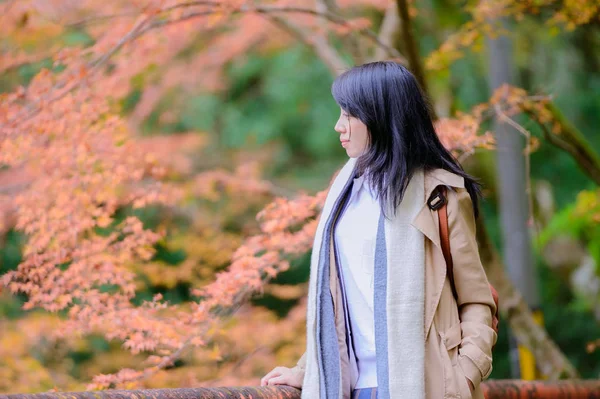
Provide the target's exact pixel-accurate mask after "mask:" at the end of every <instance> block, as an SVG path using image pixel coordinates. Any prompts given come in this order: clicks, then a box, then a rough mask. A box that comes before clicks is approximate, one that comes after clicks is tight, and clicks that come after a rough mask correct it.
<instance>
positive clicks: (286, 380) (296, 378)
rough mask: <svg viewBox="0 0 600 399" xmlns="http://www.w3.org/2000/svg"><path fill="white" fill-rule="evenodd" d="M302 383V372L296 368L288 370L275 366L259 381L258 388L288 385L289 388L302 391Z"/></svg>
mask: <svg viewBox="0 0 600 399" xmlns="http://www.w3.org/2000/svg"><path fill="white" fill-rule="evenodd" d="M303 381H304V370H302V369H300V368H298V367H293V368H288V367H283V366H277V367H275V368H274V369H273V370H271V371H270V372H269V373H267V375H265V376H264V377H263V378H261V379H260V386H261V387H263V386H266V385H289V386H291V387H295V388H299V389H302V382H303Z"/></svg>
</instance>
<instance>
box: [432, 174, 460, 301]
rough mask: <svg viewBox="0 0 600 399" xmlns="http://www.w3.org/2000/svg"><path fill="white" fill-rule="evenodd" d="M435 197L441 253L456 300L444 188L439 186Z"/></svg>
mask: <svg viewBox="0 0 600 399" xmlns="http://www.w3.org/2000/svg"><path fill="white" fill-rule="evenodd" d="M436 195H437V196H438V197H439V201H441V202H440V206H439V207H437V213H438V219H439V225H440V244H441V245H442V252H443V253H444V259H445V260H446V274H447V275H448V278H449V279H450V287H452V295H454V299H458V295H457V293H456V287H455V286H454V264H453V262H452V253H451V252H450V233H449V228H448V208H447V204H448V201H447V199H446V186H439V187H438V189H437V193H436Z"/></svg>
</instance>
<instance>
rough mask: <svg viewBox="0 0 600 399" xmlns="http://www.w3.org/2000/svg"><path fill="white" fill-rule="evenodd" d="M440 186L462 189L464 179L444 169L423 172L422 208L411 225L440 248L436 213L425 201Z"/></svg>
mask: <svg viewBox="0 0 600 399" xmlns="http://www.w3.org/2000/svg"><path fill="white" fill-rule="evenodd" d="M440 185H443V186H449V187H453V188H464V187H465V179H464V177H462V176H459V175H457V174H454V173H452V172H449V171H447V170H445V169H432V170H429V171H427V172H425V193H424V197H423V206H422V208H421V210H420V211H419V213H417V216H415V218H414V219H413V221H412V225H413V226H414V227H416V228H417V229H419V230H420V231H421V232H422V233H423V234H424V235H425V236H426V237H427V238H429V239H430V240H431V241H432V242H433V243H434V244H435V245H437V246H438V247H440V248H441V245H440V235H439V232H438V217H437V212H435V211H432V210H431V209H430V208H429V206H428V205H427V199H428V198H429V196H430V195H431V193H432V192H433V190H434V189H435V188H436V187H437V186H440Z"/></svg>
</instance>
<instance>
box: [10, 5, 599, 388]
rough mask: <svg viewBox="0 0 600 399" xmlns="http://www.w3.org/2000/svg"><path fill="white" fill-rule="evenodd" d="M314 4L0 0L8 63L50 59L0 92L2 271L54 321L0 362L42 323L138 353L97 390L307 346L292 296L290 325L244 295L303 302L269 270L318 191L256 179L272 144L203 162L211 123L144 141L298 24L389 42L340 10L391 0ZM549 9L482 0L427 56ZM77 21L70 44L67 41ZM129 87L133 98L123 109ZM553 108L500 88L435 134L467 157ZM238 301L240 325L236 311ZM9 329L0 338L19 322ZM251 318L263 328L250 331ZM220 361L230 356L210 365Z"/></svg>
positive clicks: (575, 19)
mask: <svg viewBox="0 0 600 399" xmlns="http://www.w3.org/2000/svg"><path fill="white" fill-rule="evenodd" d="M308 3H310V4H307V3H306V2H300V1H297V2H294V1H269V2H266V1H265V2H246V1H240V0H227V1H225V0H223V1H214V2H213V1H181V0H154V1H109V2H103V1H95V0H85V1H68V0H64V1H59V0H55V1H44V2H38V1H34V0H19V1H8V2H3V3H2V4H0V15H1V17H0V18H1V21H2V23H0V36H1V37H2V38H3V39H2V40H3V42H2V43H3V50H2V51H3V53H2V57H1V59H0V73H3V74H5V75H10V74H11V73H14V71H15V70H16V69H17V68H19V67H21V66H23V65H27V64H39V63H40V62H45V63H44V64H42V67H41V68H39V71H37V72H36V73H35V74H34V75H33V76H32V78H31V79H30V80H29V81H27V82H26V83H25V84H22V85H21V84H17V83H15V84H13V85H12V86H11V87H9V88H8V90H5V92H3V93H2V94H0V148H1V151H0V165H2V170H1V171H0V184H1V185H2V187H1V190H0V230H1V231H2V232H5V233H6V232H7V231H9V230H11V229H14V230H16V231H19V232H22V233H23V234H24V235H25V236H26V242H25V244H24V246H23V253H22V261H21V262H20V264H19V265H18V267H17V268H16V269H15V270H10V271H8V272H6V273H5V274H4V275H2V276H1V279H2V283H3V287H4V289H5V290H6V291H7V292H9V293H11V294H14V295H24V298H26V299H25V301H24V304H23V309H25V310H32V309H43V310H45V311H48V312H53V313H56V314H58V315H60V317H54V316H53V315H48V314H44V315H40V316H36V317H35V318H31V324H30V325H28V327H27V328H26V330H28V334H30V335H31V337H29V338H27V339H25V341H24V342H23V343H22V346H20V347H13V348H10V351H8V352H7V349H5V348H7V347H9V346H10V345H9V344H8V343H6V342H4V343H0V346H1V347H2V348H3V349H0V353H1V354H2V357H7V356H8V357H13V356H14V358H16V359H18V358H19V357H23V356H24V353H25V352H26V350H25V348H26V347H27V346H28V345H29V342H30V341H29V340H31V342H34V341H36V340H37V339H39V337H40V336H42V335H44V336H46V339H48V340H54V341H53V342H62V343H61V344H60V345H63V346H68V347H73V346H76V345H78V342H81V341H80V340H81V339H82V337H86V336H94V335H99V336H102V337H104V338H105V339H107V340H108V341H110V342H116V343H117V344H118V345H121V346H122V348H125V349H126V350H127V351H129V352H130V353H131V355H132V357H130V358H128V359H129V360H124V361H123V363H124V364H129V365H130V366H126V367H123V368H122V369H121V370H119V371H116V372H115V373H112V374H100V373H97V374H95V377H94V378H93V381H92V382H91V384H90V385H88V388H107V387H117V386H120V387H132V386H136V384H139V386H157V384H158V385H160V384H162V385H163V386H165V385H169V384H173V385H176V384H181V383H186V384H188V385H203V384H206V385H210V384H218V385H228V384H230V385H233V384H236V385H237V384H254V383H256V382H257V381H258V380H257V379H256V375H257V371H256V369H253V368H252V366H250V363H248V362H246V363H244V360H245V359H246V357H247V356H248V355H247V354H248V353H251V354H252V356H254V357H255V359H259V360H260V359H262V363H261V364H262V369H260V368H259V373H260V372H261V371H264V370H266V369H268V368H269V367H272V366H273V363H275V362H277V361H278V360H276V359H274V358H273V354H272V353H273V352H272V348H274V347H275V346H279V348H281V347H283V348H286V349H284V350H283V351H282V352H280V353H282V354H281V356H283V357H285V359H286V361H288V362H289V361H290V359H295V358H297V357H298V356H299V355H300V354H301V353H302V351H303V350H302V349H303V347H302V345H301V342H302V339H303V335H304V331H303V328H304V324H303V317H304V310H303V309H304V307H303V306H304V303H303V302H302V301H300V302H299V303H300V304H299V305H297V306H296V307H294V308H293V310H292V311H291V313H290V315H289V316H288V318H287V319H286V322H285V323H283V322H282V323H276V319H275V318H274V317H273V315H272V314H270V313H269V312H267V311H265V310H264V309H260V308H253V307H251V306H249V304H248V300H249V299H250V298H251V297H252V296H253V295H255V294H257V293H264V292H272V293H273V295H276V296H278V297H280V298H285V297H286V296H287V297H289V298H292V299H295V300H299V299H300V298H302V297H303V296H304V291H303V290H305V288H306V287H304V286H298V287H299V288H298V287H283V288H282V287H281V286H279V287H277V286H271V285H269V281H270V280H271V279H272V278H273V277H275V276H277V275H278V274H279V273H280V272H282V271H285V270H288V268H289V267H290V262H291V261H293V260H294V259H297V258H299V257H301V256H302V255H304V254H306V253H307V252H309V251H310V249H311V244H312V240H313V236H314V233H315V229H316V224H317V218H318V215H319V212H320V209H321V207H322V205H323V202H324V198H325V195H326V191H319V192H318V193H316V194H313V195H310V194H309V193H306V192H298V193H293V195H287V194H289V193H287V192H285V190H281V188H280V187H278V186H277V185H276V184H274V183H272V182H269V181H267V180H265V179H264V178H263V174H264V170H265V168H268V164H269V161H270V157H271V156H272V154H270V153H269V152H268V151H267V152H266V153H265V154H263V155H264V156H263V157H262V158H261V159H259V160H258V161H256V160H251V159H250V158H251V156H249V155H248V154H244V153H243V152H241V153H240V154H239V157H238V158H237V159H230V161H231V162H230V163H229V164H226V162H223V164H224V165H219V166H217V165H214V164H213V165H208V166H202V165H200V166H198V163H199V162H200V163H201V161H198V159H196V158H197V157H198V156H199V155H198V154H204V155H205V156H206V157H207V158H208V153H209V152H210V151H212V150H211V149H210V146H211V145H212V143H211V142H210V140H209V135H208V134H207V132H199V131H192V132H185V133H179V134H177V135H171V136H164V137H160V136H158V137H157V136H150V137H149V136H147V135H144V134H143V131H142V130H143V129H142V127H141V125H142V122H143V121H144V120H145V119H146V118H147V117H148V116H149V115H150V114H151V112H152V111H153V110H154V109H155V107H156V105H157V104H158V103H159V102H160V101H161V99H162V98H164V96H165V95H167V94H168V93H169V92H170V91H171V90H173V89H174V88H179V89H181V90H183V91H187V92H199V91H209V92H211V91H219V90H221V89H222V88H223V87H224V85H226V84H227V82H226V79H225V78H224V75H223V67H224V65H225V64H227V63H228V62H231V61H233V60H237V59H240V58H243V57H244V55H245V54H246V53H247V52H248V51H250V50H252V51H270V50H274V49H280V48H282V47H284V46H286V45H287V44H289V43H290V42H291V41H294V40H298V35H295V34H294V32H301V34H300V37H302V38H303V39H304V40H306V42H307V43H308V44H309V45H314V46H315V47H318V46H319V45H320V44H319V37H321V35H322V33H323V31H325V32H328V34H329V35H332V36H334V37H336V38H339V39H342V40H346V39H348V38H354V39H356V40H358V43H359V44H360V46H362V47H364V48H367V49H373V48H375V47H378V46H381V45H382V44H381V43H379V42H378V41H377V35H376V34H375V33H374V32H373V31H372V29H373V26H372V22H371V20H370V19H369V18H367V17H366V16H362V15H356V14H357V12H354V13H353V14H352V15H353V16H352V17H341V16H339V15H343V13H344V10H364V9H372V10H375V11H377V12H383V11H384V10H385V9H386V8H387V7H388V6H389V4H390V2H388V1H383V0H381V1H368V0H344V1H339V2H338V6H339V7H340V14H339V15H338V13H334V12H333V11H331V12H327V13H324V14H323V13H319V12H316V11H315V10H316V8H315V5H314V4H313V3H312V2H308ZM545 3H552V2H551V1H546V2H545ZM588 3H589V4H588ZM588 3H586V5H585V6H586V10H588V11H587V12H586V13H579V12H574V11H573V9H572V8H571V7H570V2H565V4H566V5H565V7H564V8H563V9H561V10H560V11H558V12H556V13H555V15H554V16H553V17H552V18H551V19H550V21H551V23H554V24H558V23H565V24H566V25H567V27H571V26H572V25H573V24H581V23H585V22H586V21H588V20H589V18H591V17H590V15H592V14H594V12H597V5H595V3H594V2H591V1H590V2H588ZM542 6H543V4H540V2H509V1H502V2H481V3H480V4H479V5H478V6H476V7H474V8H473V9H472V10H471V11H470V12H471V13H472V16H473V19H472V21H471V22H469V23H468V24H466V25H465V27H464V29H463V30H461V31H460V32H457V33H456V34H455V35H453V36H451V37H450V38H449V39H448V41H447V42H446V43H445V44H443V45H442V46H441V47H440V48H439V50H438V51H436V52H435V53H433V54H432V55H431V56H430V58H429V61H428V66H429V67H430V68H431V69H436V68H443V67H444V65H447V63H449V62H452V61H453V60H455V59H457V57H458V56H459V49H460V48H464V47H471V46H473V45H474V44H475V42H476V41H477V40H479V38H480V37H481V35H484V34H486V33H488V31H489V30H490V29H492V28H491V27H490V26H489V25H488V24H487V23H486V22H484V21H485V18H486V17H487V16H489V15H491V14H493V15H498V14H502V15H513V16H516V17H519V15H521V14H524V13H530V12H532V11H535V9H537V8H540V7H542ZM594 7H596V8H594ZM417 10H418V8H415V12H417ZM594 10H596V11H594ZM286 21H288V22H290V21H291V22H293V24H294V25H293V26H290V25H289V24H286ZM323 21H325V23H324V22H323ZM286 27H287V28H286ZM73 31H77V32H79V39H78V40H75V41H74V42H67V41H65V39H64V37H65V34H67V33H69V32H73ZM281 32H285V33H284V34H282V33H281ZM32 37H34V38H35V40H32V39H31V38H32ZM136 90H138V91H139V92H140V94H139V99H138V101H137V102H136V105H135V107H134V108H133V109H131V110H130V112H127V113H125V112H123V104H124V103H126V102H127V100H128V96H130V94H131V93H132V92H134V91H136ZM323 95H324V96H325V95H328V94H327V90H324V91H323ZM547 102H548V98H547V97H544V96H539V97H535V96H533V97H532V96H530V95H528V94H527V93H525V92H523V91H521V90H520V89H517V88H511V87H505V88H501V89H499V90H498V91H497V92H496V93H495V94H494V95H493V97H492V98H491V99H490V101H489V103H486V104H482V105H479V106H477V107H475V108H474V109H472V110H471V112H470V113H468V114H466V113H464V114H457V115H454V116H453V117H452V118H441V119H440V120H438V121H437V122H436V128H437V130H438V133H439V135H440V137H441V139H442V142H443V143H444V145H446V146H447V147H448V148H450V149H451V150H452V151H454V152H455V154H456V155H457V156H458V157H459V158H461V159H464V157H466V156H468V155H470V154H472V153H473V152H474V151H475V150H476V149H482V148H484V149H490V148H493V144H494V141H493V137H492V135H491V133H489V132H482V129H481V127H480V126H481V124H482V123H483V122H484V121H485V120H486V119H489V118H493V117H497V116H501V117H505V118H510V117H511V116H513V115H515V114H516V113H522V112H526V113H529V114H530V116H531V117H532V118H533V119H535V120H537V121H539V122H540V123H543V124H547V125H548V128H549V129H550V131H551V134H556V133H557V132H559V131H560V128H561V127H560V124H557V123H554V122H553V117H552V114H551V113H550V114H549V113H548V111H547V108H545V104H547ZM174 117H175V116H174V110H173V109H171V110H170V111H166V112H163V113H162V114H161V115H159V116H158V118H159V120H161V121H169V120H172V119H173V118H174ZM531 140H532V145H534V144H535V143H534V141H535V140H533V139H531ZM223 159H225V160H228V158H226V157H225V156H224V158H223ZM232 165H233V167H232ZM218 201H225V202H224V203H225V204H226V205H225V207H224V208H221V209H220V210H219V211H218V212H216V211H214V209H212V208H211V204H213V203H215V202H218ZM147 209H154V210H158V211H157V212H159V213H160V214H161V215H162V219H161V221H160V222H158V223H157V224H156V225H154V226H146V225H144V223H143V221H142V220H141V218H140V217H139V212H140V211H143V210H147ZM255 209H262V210H260V211H259V212H258V214H257V215H256V218H255V219H254V220H253V219H252V218H248V212H254V213H255V214H256V212H255ZM226 217H230V218H240V219H243V220H244V221H243V222H242V223H241V225H242V228H241V230H240V231H239V232H237V233H231V232H228V231H224V228H223V225H224V224H225V220H224V219H225V218H226ZM172 218H184V219H186V220H187V221H188V223H189V230H187V231H185V232H182V231H180V230H177V229H175V228H174V227H173V224H172V223H170V222H169V219H172ZM157 246H163V247H167V248H168V247H171V248H179V249H182V250H183V251H184V252H185V253H186V254H187V256H186V258H185V260H183V261H182V262H181V263H180V264H179V265H178V267H177V268H174V267H170V266H168V265H166V264H165V263H164V262H161V261H159V260H157V259H156V258H155V255H156V248H157ZM146 280H150V281H151V282H155V283H158V282H160V283H161V284H164V285H166V286H167V287H174V286H176V285H178V284H187V285H189V287H190V290H189V295H190V298H191V300H190V301H187V302H184V303H181V304H174V303H170V302H169V301H167V300H165V299H164V298H163V297H162V295H160V294H157V295H155V296H154V297H152V298H150V299H148V300H143V301H139V300H137V297H136V293H137V292H138V290H139V289H140V288H142V287H143V286H144V284H145V283H144V282H143V281H146ZM5 294H6V293H5ZM236 311H237V313H236V320H235V322H232V321H231V319H230V318H229V317H228V316H230V315H231V314H232V313H234V312H236ZM36 314H37V313H36ZM40 320H41V321H40ZM32 326H33V327H32ZM36 326H37V327H36ZM4 328H5V331H3V332H2V333H0V337H1V338H0V339H2V340H6V339H7V338H6V337H7V336H8V334H13V335H14V334H16V331H17V330H18V329H16V330H15V329H13V327H4ZM256 330H261V331H262V332H263V333H262V336H255V335H252V334H250V333H249V332H250V331H256ZM225 332H226V333H225ZM11 336H12V335H11ZM253 351H255V353H253ZM190 353H195V356H196V357H197V358H199V359H202V361H201V362H200V363H199V365H198V366H197V368H196V369H193V370H192V371H190V370H188V371H186V372H187V374H186V375H185V376H182V375H180V376H178V378H177V379H174V380H170V378H171V377H169V376H170V375H171V374H173V375H174V374H176V373H179V372H180V371H177V370H176V369H174V370H173V371H170V370H167V369H169V368H170V367H172V366H173V365H174V364H175V362H176V361H178V360H179V359H181V358H184V357H186V356H191V355H190ZM261 356H263V357H262V358H261ZM132 359H135V361H133V360H132ZM99 361H100V360H99ZM215 362H221V364H222V365H223V366H222V368H220V369H219V371H218V372H214V367H213V366H214V364H215ZM40 370H41V371H39V372H38V371H31V369H30V368H29V366H27V365H24V364H19V363H18V361H15V363H14V364H8V365H7V364H4V365H2V366H0V376H1V375H4V376H5V377H6V378H8V379H10V380H11V381H17V380H18V379H19V378H20V377H19V376H20V375H23V374H32V375H36V376H37V377H32V378H39V379H40V382H36V381H34V382H32V383H31V384H32V386H47V385H48V383H49V382H48V381H51V379H50V378H49V377H48V375H47V371H44V370H43V368H40ZM165 370H167V371H165ZM235 370H237V371H235ZM240 370H241V371H240ZM234 371H235V373H234ZM94 372H95V370H91V371H90V374H92V375H94ZM184 372H185V371H184ZM169 373H171V374H169ZM236 373H237V374H236ZM151 375H152V376H154V377H153V378H152V379H148V377H149V376H151ZM234 375H238V376H241V377H239V378H234V377H233V376H234ZM199 376H204V377H206V378H202V379H201V378H200V377H199ZM0 380H2V379H0ZM61 382H62V383H63V384H64V386H61V387H58V388H64V387H66V386H70V385H69V384H73V381H70V380H68V379H65V380H63V381H61ZM15 387H17V388H16V389H17V390H21V391H24V390H26V389H27V384H24V383H23V384H20V383H16V382H15V383H14V384H13V385H12V386H9V387H5V386H3V385H2V382H0V388H1V389H13V388H15Z"/></svg>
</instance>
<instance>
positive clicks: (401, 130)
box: [331, 61, 481, 218]
mask: <svg viewBox="0 0 600 399" xmlns="http://www.w3.org/2000/svg"><path fill="white" fill-rule="evenodd" d="M331 94H332V95H333V98H334V99H335V101H336V102H337V104H338V105H339V106H340V107H341V108H342V110H344V111H346V112H347V113H348V114H349V115H351V116H353V117H355V118H358V119H359V120H361V121H362V122H363V123H364V124H365V125H366V126H367V129H368V132H369V134H368V136H369V138H368V141H369V143H368V144H369V145H368V148H367V150H366V151H365V153H364V154H362V155H361V156H359V157H358V159H357V160H356V165H355V168H356V170H357V171H358V174H359V175H360V174H362V173H366V174H365V179H367V180H368V181H369V182H371V184H372V186H373V187H374V188H375V191H376V192H378V193H381V195H379V201H380V204H381V207H382V209H383V210H385V209H386V207H385V204H387V203H389V202H388V201H390V200H393V202H392V204H393V208H392V209H394V210H395V209H397V206H398V205H399V204H400V202H401V201H402V198H403V196H404V192H405V191H406V187H407V186H408V182H409V181H410V179H411V177H412V175H413V173H414V172H415V170H416V169H418V168H423V170H424V171H428V170H431V169H437V168H441V169H445V170H447V171H449V172H452V173H455V174H457V175H460V176H462V177H464V179H465V188H466V189H467V191H468V192H469V195H470V196H471V201H472V202H473V212H474V214H475V218H477V217H478V215H479V204H478V197H479V196H481V186H480V184H479V183H478V182H477V181H476V180H475V179H474V178H473V177H472V176H470V175H469V174H467V173H466V172H465V171H464V170H463V168H462V166H461V165H460V163H459V162H458V160H457V159H456V158H455V157H454V156H453V155H452V154H451V153H450V151H448V150H447V149H446V148H445V147H444V146H443V145H442V143H441V142H440V140H439V138H438V136H437V134H436V132H435V129H434V127H433V122H432V120H431V119H432V118H431V112H430V107H431V105H430V103H429V102H428V100H427V98H426V96H425V95H424V93H423V91H422V90H421V87H420V86H419V83H418V82H417V80H416V79H415V77H414V76H413V74H412V73H410V71H409V70H408V69H406V68H405V67H403V66H402V65H400V64H398V63H396V62H393V61H377V62H370V63H367V64H363V65H359V66H355V67H353V68H351V69H349V70H347V71H345V72H343V73H342V74H341V75H339V76H338V77H337V78H336V79H335V80H334V82H333V84H332V86H331ZM388 189H389V190H390V191H389V193H391V194H392V197H393V198H388V197H389V195H388ZM384 213H385V211H384Z"/></svg>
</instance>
